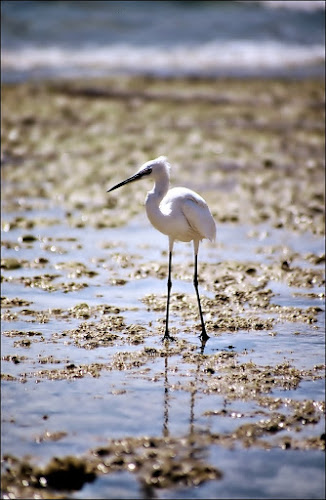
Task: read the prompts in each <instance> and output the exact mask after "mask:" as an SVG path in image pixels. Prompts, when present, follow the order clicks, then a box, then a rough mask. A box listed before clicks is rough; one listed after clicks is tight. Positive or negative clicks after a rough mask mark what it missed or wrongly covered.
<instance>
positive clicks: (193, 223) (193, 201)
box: [181, 193, 216, 241]
mask: <svg viewBox="0 0 326 500" xmlns="http://www.w3.org/2000/svg"><path fill="white" fill-rule="evenodd" d="M181 208H182V212H183V214H184V216H185V217H186V219H187V221H188V224H189V226H190V227H191V228H192V230H193V231H195V232H196V233H197V234H198V236H199V239H202V238H207V239H209V240H210V241H214V240H215V237H216V226H215V222H214V219H213V217H212V214H211V212H210V210H209V208H208V206H207V204H206V202H205V200H203V198H201V196H199V195H197V193H196V195H193V194H187V195H186V196H185V197H184V199H183V201H182V207H181Z"/></svg>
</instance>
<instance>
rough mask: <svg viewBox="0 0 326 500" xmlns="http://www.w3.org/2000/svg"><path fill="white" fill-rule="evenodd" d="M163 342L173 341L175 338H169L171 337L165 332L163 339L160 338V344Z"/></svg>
mask: <svg viewBox="0 0 326 500" xmlns="http://www.w3.org/2000/svg"><path fill="white" fill-rule="evenodd" d="M165 340H170V341H174V340H175V338H174V337H171V335H170V334H169V333H168V332H165V334H164V337H163V338H162V342H164V341H165Z"/></svg>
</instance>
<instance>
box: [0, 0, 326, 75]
mask: <svg viewBox="0 0 326 500" xmlns="http://www.w3.org/2000/svg"><path fill="white" fill-rule="evenodd" d="M1 47H2V48H1V70H2V71H1V73H2V81H9V82H10V81H19V80H25V79H38V78H57V77H74V76H87V77H93V76H110V75H113V74H147V75H148V74H149V75H155V76H182V75H191V76H219V75H222V76H247V75H257V76H269V75H270V76H275V75H281V76H313V75H318V76H320V75H323V74H324V64H325V2H323V1H317V0H312V1H275V0H274V1H209V2H208V1H180V0H179V1H166V0H165V1H152V2H148V1H79V2H75V1H39V0H38V1H13V0H10V1H8V0H7V1H6V0H5V1H2V2H1Z"/></svg>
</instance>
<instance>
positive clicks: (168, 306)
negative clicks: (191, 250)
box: [163, 250, 174, 340]
mask: <svg viewBox="0 0 326 500" xmlns="http://www.w3.org/2000/svg"><path fill="white" fill-rule="evenodd" d="M171 267H172V251H171V250H170V252H169V276H168V298H167V303H166V318H165V333H164V337H163V340H174V338H173V337H171V336H170V334H169V308H170V292H171V288H172V281H171Z"/></svg>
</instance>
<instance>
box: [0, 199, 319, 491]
mask: <svg viewBox="0 0 326 500" xmlns="http://www.w3.org/2000/svg"><path fill="white" fill-rule="evenodd" d="M16 215H17V214H15V213H11V214H10V215H8V219H7V214H6V220H8V221H10V217H15V216H16ZM25 215H26V214H25ZM27 215H28V217H32V216H36V217H39V216H40V215H42V217H44V216H47V217H49V218H50V217H53V216H54V217H57V218H59V219H60V218H61V217H62V216H63V211H61V210H60V209H59V208H57V207H55V206H51V207H49V209H48V211H47V210H46V209H44V210H43V211H42V213H38V212H30V213H28V214H27ZM67 229H68V228H67V225H66V223H65V221H64V220H63V221H62V223H58V224H55V225H53V226H50V227H46V226H45V227H37V228H36V229H35V230H34V229H31V230H28V234H29V235H34V236H35V238H36V239H35V240H34V241H32V242H28V243H20V244H19V245H18V248H17V249H14V248H4V249H3V252H2V257H3V258H4V259H6V258H9V257H13V258H19V259H23V260H26V261H28V262H33V261H34V259H35V258H39V257H46V258H47V259H48V263H47V264H46V265H44V266H43V267H42V269H37V268H36V269H33V268H28V267H27V268H24V267H20V268H18V269H10V270H6V269H4V270H3V276H4V278H5V281H4V282H3V284H2V295H3V296H5V297H7V298H9V299H13V298H15V297H19V298H20V299H25V300H28V301H29V302H31V304H30V305H28V306H23V307H22V306H20V307H12V308H10V312H11V313H15V312H17V313H18V314H17V316H16V317H11V318H10V319H9V320H8V318H6V317H5V318H4V319H3V321H2V331H3V335H2V359H3V361H2V372H3V373H5V374H7V375H11V376H13V377H16V380H3V382H2V449H3V453H10V454H13V455H16V456H18V457H23V456H27V455H29V456H31V457H32V461H33V462H35V463H39V464H43V465H45V464H46V463H47V462H48V461H49V459H50V458H51V457H53V456H66V455H79V454H85V453H89V450H92V449H95V448H97V447H99V446H102V445H103V443H107V442H109V441H111V440H114V439H121V440H122V439H125V438H126V437H130V436H133V437H135V436H140V437H141V436H165V437H166V436H173V437H176V438H180V439H181V438H184V437H189V436H192V435H193V434H194V433H195V435H203V436H213V435H216V434H223V433H232V432H234V431H235V430H236V428H237V427H238V426H239V425H240V421H241V424H245V423H247V422H249V423H252V422H253V421H258V420H259V419H260V418H262V416H263V413H262V409H261V406H260V405H259V404H258V403H257V401H256V400H255V399H253V400H250V399H247V400H246V399H242V398H241V397H239V398H236V399H234V400H231V399H229V398H228V396H227V395H226V394H223V392H221V393H219V392H209V391H207V390H204V388H203V387H202V385H201V382H200V381H201V378H200V377H202V371H201V370H202V368H201V358H200V352H201V343H200V340H199V339H198V336H197V335H198V332H197V333H196V334H195V332H194V331H193V332H192V333H189V327H190V328H191V329H193V320H192V318H183V319H180V317H179V315H178V313H177V312H176V311H175V310H174V311H173V312H171V328H172V329H173V328H175V329H176V330H177V338H178V339H179V340H183V341H184V342H185V346H187V348H186V349H184V350H183V351H179V352H178V351H176V352H174V351H173V343H172V345H170V347H167V346H165V348H164V349H163V350H162V351H161V353H160V355H158V356H157V355H155V356H153V357H152V359H150V358H148V359H146V361H145V363H144V364H140V365H137V364H135V365H131V366H130V367H129V368H128V369H121V370H119V369H114V368H112V367H113V364H112V363H113V361H114V359H116V358H115V356H117V355H119V353H121V352H125V353H131V354H132V353H137V352H139V351H142V350H143V349H144V348H147V347H150V348H154V349H156V350H157V352H159V350H161V349H162V348H163V345H162V342H161V336H162V335H161V331H162V322H161V320H162V318H163V316H164V311H158V312H156V311H155V310H149V309H148V307H147V305H146V304H145V303H144V302H142V298H143V297H144V296H146V295H147V294H149V293H151V294H156V295H157V296H162V295H164V294H165V293H166V281H165V279H159V278H158V277H156V276H155V273H152V274H149V275H148V276H146V275H143V276H142V277H141V278H140V279H136V278H135V276H137V274H135V273H136V271H137V269H138V268H141V267H142V266H143V265H144V264H146V263H147V262H154V263H159V264H160V263H162V265H163V264H165V263H166V259H167V255H166V249H167V241H166V237H164V236H163V235H160V234H158V233H157V232H156V231H154V229H153V228H152V227H151V226H150V224H149V223H148V221H147V219H146V217H145V215H141V216H138V217H135V218H134V219H132V220H131V221H130V223H129V225H127V226H125V227H119V228H114V229H103V230H96V229H91V228H87V229H85V228H69V230H68V231H67ZM26 232H27V231H26V230H22V229H12V230H9V231H7V232H4V233H3V240H5V241H7V242H8V241H10V242H11V243H15V242H17V243H19V242H20V241H21V236H23V235H24V234H25V235H26ZM67 234H69V240H68V239H67ZM51 238H52V239H51ZM45 243H46V245H48V244H50V247H49V246H46V245H45ZM108 244H109V245H108ZM7 246H8V245H7ZM105 246H108V248H105ZM270 246H274V247H275V248H276V250H274V253H273V254H267V255H266V253H265V254H264V253H262V252H261V249H262V248H263V249H265V250H266V249H268V248H269V247H270ZM285 249H287V250H286V251H287V252H288V251H290V250H291V252H292V253H293V252H296V253H297V254H298V255H297V257H296V264H298V263H301V264H303V265H304V264H305V262H306V261H304V259H303V256H304V255H305V254H307V253H309V252H310V253H313V254H320V253H322V251H323V240H322V238H320V237H317V236H314V235H308V234H301V235H299V234H298V235H297V234H289V233H287V232H286V231H285V230H275V229H271V228H268V227H263V226H261V227H255V232H253V231H252V228H251V227H242V226H240V227H239V226H238V225H232V224H223V225H221V226H220V227H218V241H217V243H216V244H214V245H211V244H208V243H204V244H203V245H202V247H201V249H200V260H199V262H200V263H205V262H208V263H213V264H216V269H217V268H218V266H221V265H222V264H223V262H225V261H239V262H247V261H248V262H251V263H255V262H256V263H262V262H264V261H268V260H273V259H275V258H276V257H277V258H278V256H280V257H282V256H284V252H285ZM285 253H286V252H285ZM275 255H276V257H275ZM124 259H126V260H124ZM63 262H65V263H67V262H75V263H76V262H77V263H83V264H85V266H86V267H87V270H91V271H95V272H96V273H98V274H97V275H94V276H92V277H88V276H87V277H86V276H81V277H77V278H76V277H74V276H72V277H70V278H69V271H71V269H68V270H67V269H64V268H62V266H61V267H60V265H61V264H60V263H63ZM185 262H189V265H190V266H191V262H192V248H191V245H185V244H176V246H175V251H174V263H175V264H176V266H177V265H178V264H183V263H185ZM321 266H322V264H320V265H316V266H315V267H316V268H320V267H321ZM76 267H78V266H76V264H74V265H72V270H74V269H75V268H76ZM190 269H191V267H190ZM46 273H57V274H59V275H60V276H59V277H57V278H55V279H54V280H53V283H54V284H56V283H61V282H62V281H74V282H76V283H79V282H87V284H88V286H87V287H85V288H82V289H80V290H77V291H68V292H66V293H65V292H64V291H62V289H60V287H59V289H58V290H56V291H52V292H48V291H46V290H44V289H41V288H37V287H34V288H33V287H30V286H25V285H24V284H23V283H21V282H20V278H21V276H24V277H27V276H33V275H34V276H35V275H40V274H46ZM199 274H200V270H199ZM119 279H125V280H126V282H125V284H122V285H117V284H116V282H114V280H119ZM213 279H214V276H212V280H213ZM112 280H113V281H112ZM268 286H269V287H270V288H271V290H272V291H273V292H274V294H275V296H274V297H273V304H276V305H277V304H279V305H281V306H296V307H300V308H307V307H312V306H318V307H320V312H319V313H318V314H317V321H316V322H313V323H305V322H300V321H296V322H289V321H283V322H276V323H275V324H274V326H273V330H272V334H271V332H270V331H268V330H265V329H261V330H249V331H248V330H246V331H245V330H239V331H226V332H217V333H214V332H210V339H209V340H208V342H207V344H206V346H205V349H204V354H205V355H206V356H208V358H209V357H210V356H213V355H214V354H216V353H222V352H234V353H236V355H237V356H238V361H239V362H243V363H248V362H253V363H257V365H259V366H260V367H261V366H264V365H266V366H267V365H270V366H273V365H278V364H282V363H290V364H291V366H294V367H295V368H297V369H299V370H313V369H314V367H315V366H318V365H322V364H323V363H324V327H325V322H324V313H323V311H324V303H323V298H322V295H320V297H319V295H318V294H322V292H323V288H321V287H320V286H317V285H315V286H312V287H310V288H309V290H308V291H309V293H310V294H313V296H309V295H308V294H307V293H302V292H306V290H303V289H302V288H298V287H290V286H288V285H286V284H284V283H282V282H278V281H270V283H269V285H268ZM206 287H207V290H206V289H205V288H206ZM205 288H204V286H201V294H202V295H203V296H206V297H208V298H210V297H214V293H213V291H212V289H210V288H209V284H208V285H207V283H206V282H205ZM172 290H173V292H175V293H177V294H181V295H182V294H185V296H186V297H188V296H189V297H190V296H192V295H193V294H194V292H193V286H192V281H191V274H190V275H189V278H187V279H175V280H174V281H173V289H172ZM298 291H299V292H301V295H297V296H293V293H295V292H298ZM81 303H87V304H88V305H89V306H98V305H101V304H102V305H103V304H109V305H110V306H114V307H117V308H120V309H121V311H120V313H119V314H121V315H122V316H123V317H124V321H125V323H126V325H132V324H135V325H140V326H142V327H144V328H145V329H146V330H145V331H144V333H143V340H142V341H141V343H140V344H133V343H132V342H130V341H128V340H124V334H123V331H120V332H119V331H117V334H118V339H117V340H116V341H112V342H111V343H109V344H104V345H102V346H101V345H100V344H99V345H97V347H95V348H90V347H88V348H87V345H86V344H84V347H83V344H82V342H81V341H79V340H77V341H76V339H75V340H74V337H71V336H69V335H65V334H64V332H65V331H67V330H70V331H71V330H73V329H74V328H77V326H78V325H80V324H81V323H82V322H83V321H86V322H92V321H94V322H96V321H98V320H99V319H100V318H101V314H100V313H98V314H97V315H96V314H95V316H91V317H90V318H89V319H86V320H84V319H83V318H76V317H72V316H71V315H70V314H67V315H66V316H62V315H61V316H58V317H57V318H56V317H55V316H53V315H52V316H50V319H49V321H48V322H44V323H42V322H40V321H36V319H35V312H36V311H39V312H40V311H43V312H46V311H48V310H49V309H51V310H53V309H62V310H64V311H67V310H70V308H73V307H75V306H76V305H78V304H81ZM4 309H6V308H4ZM24 309H25V310H26V309H28V310H31V309H32V310H33V311H34V316H33V315H32V314H29V313H26V312H25V313H23V312H22V311H24ZM268 315H269V313H268V312H267V313H266V316H268ZM208 316H209V313H208ZM13 331H18V332H20V335H19V334H18V335H16V336H8V334H7V333H8V332H13ZM28 331H32V332H38V333H39V334H40V335H31V336H29V337H28V338H29V339H30V341H31V342H30V343H29V344H28V345H24V344H22V343H21V340H22V338H24V339H25V338H26V336H24V335H23V334H24V332H25V333H26V332H28ZM6 332H7V333H6ZM188 350H190V351H191V350H192V352H193V353H194V355H195V356H196V358H194V359H196V360H197V361H196V362H195V363H194V359H190V360H187V358H185V357H184V356H183V355H184V354H186V352H187V351H188ZM8 356H9V358H8ZM10 356H16V357H19V356H24V357H25V358H21V359H20V362H17V363H15V362H13V358H12V357H11V358H10ZM49 356H52V357H53V358H49ZM92 363H101V364H103V366H105V368H103V369H101V371H100V372H99V373H98V374H97V375H95V376H94V375H93V376H91V375H85V376H83V377H82V378H67V377H66V378H65V377H63V378H62V379H60V380H55V379H49V376H48V373H47V375H46V376H45V377H44V376H43V375H42V373H41V370H53V369H56V370H57V369H60V368H65V367H67V366H68V365H69V364H73V365H75V366H79V365H90V364H92ZM108 368H109V369H108ZM324 389H325V387H324V380H323V379H322V378H318V377H317V378H316V379H313V380H311V379H310V380H309V378H308V379H302V381H301V382H300V383H299V384H298V385H297V386H295V387H293V386H291V385H289V387H288V388H286V387H283V386H280V387H275V389H273V390H272V391H271V392H270V394H269V396H271V397H272V398H288V399H289V400H295V401H304V400H308V399H309V400H315V401H322V400H323V399H324V395H325V391H324ZM221 410H225V414H223V413H220V412H221ZM58 432H61V433H63V434H62V435H60V436H58V438H57V439H56V438H55V437H54V433H58ZM323 432H324V426H323V419H320V420H319V421H318V422H316V423H314V424H307V425H306V427H305V428H302V429H299V431H297V432H294V431H290V430H284V431H283V433H288V434H291V435H294V436H295V437H298V438H301V439H303V438H304V437H305V436H306V437H312V436H320V435H321V434H322V433H323ZM47 433H48V434H47ZM196 446H197V449H194V450H193V453H194V456H195V457H197V458H196V460H198V461H199V462H201V463H202V462H207V463H210V464H214V466H215V467H217V468H218V469H219V470H220V472H221V478H220V479H215V480H211V481H204V482H203V484H201V485H200V486H195V485H190V486H182V485H181V486H174V487H169V488H162V489H156V490H155V491H154V492H153V490H148V491H147V490H146V491H147V493H146V495H147V497H148V498H155V497H157V498H277V497H282V498H322V497H323V491H324V479H325V475H324V465H325V461H324V454H323V451H321V450H318V449H310V450H309V449H307V450H301V451H297V450H291V449H289V450H284V449H281V448H280V447H279V446H276V447H274V446H273V437H271V438H270V448H269V449H268V450H266V449H264V448H261V447H255V446H252V447H250V448H248V449H246V447H245V446H244V445H243V443H241V441H239V442H238V443H235V444H234V445H233V446H231V448H230V449H228V447H225V446H223V445H218V444H204V443H203V444H202V445H201V446H200V447H199V448H198V443H197V445H196V444H195V445H194V447H196ZM189 453H190V451H189ZM146 491H145V492H146ZM144 495H145V493H144V489H143V486H142V482H141V481H139V479H138V478H137V475H134V474H132V473H130V472H126V471H119V472H113V473H110V474H105V475H102V476H100V477H98V478H97V479H96V481H95V482H93V483H86V484H85V485H84V487H83V488H82V489H81V490H80V491H78V492H74V493H70V498H127V497H128V498H144ZM152 495H153V496H152ZM145 497H146V496H145Z"/></svg>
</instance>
